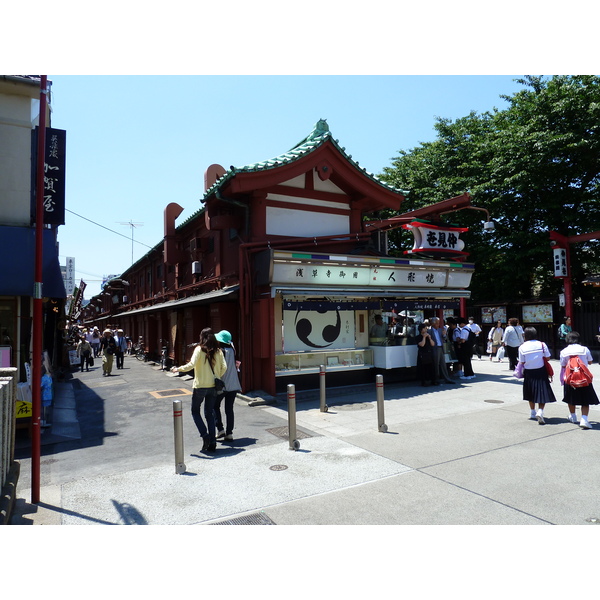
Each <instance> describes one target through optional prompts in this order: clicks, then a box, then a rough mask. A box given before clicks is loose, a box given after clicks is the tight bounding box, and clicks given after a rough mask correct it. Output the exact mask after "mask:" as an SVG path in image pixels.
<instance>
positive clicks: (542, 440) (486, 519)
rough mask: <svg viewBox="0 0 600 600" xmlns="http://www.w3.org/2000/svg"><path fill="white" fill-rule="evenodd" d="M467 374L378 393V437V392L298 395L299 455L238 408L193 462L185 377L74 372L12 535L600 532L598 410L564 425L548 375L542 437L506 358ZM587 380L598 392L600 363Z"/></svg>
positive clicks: (261, 419)
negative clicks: (432, 528)
mask: <svg viewBox="0 0 600 600" xmlns="http://www.w3.org/2000/svg"><path fill="white" fill-rule="evenodd" d="M553 364H554V366H555V371H557V372H558V364H557V362H556V361H553ZM473 366H474V370H475V373H476V375H477V376H476V379H474V380H470V381H466V382H463V381H460V382H459V384H458V385H448V384H442V385H441V386H439V387H427V388H423V387H421V386H420V385H417V384H416V383H397V384H390V385H388V386H385V389H384V394H385V401H384V409H385V413H384V415H385V418H384V421H385V424H386V425H387V432H386V433H382V432H380V431H379V430H378V420H377V407H376V395H375V386H374V385H373V386H359V387H352V388H347V389H337V390H335V391H333V390H332V391H331V392H330V394H329V395H328V398H327V405H328V411H327V412H321V411H320V410H319V398H318V393H316V392H307V393H300V392H299V393H298V402H297V426H298V431H299V435H298V441H299V443H300V448H299V449H298V450H297V451H294V450H290V448H289V441H288V439H287V438H286V437H285V434H286V433H287V429H286V428H287V424H288V421H287V409H286V402H285V398H278V399H277V403H276V404H273V405H259V406H250V405H249V403H248V402H247V401H245V400H240V399H238V400H237V401H236V407H235V410H236V429H235V431H234V437H235V440H234V442H232V443H223V444H220V445H219V447H218V449H217V452H216V453H215V454H212V455H211V454H203V453H200V452H199V443H198V435H197V433H196V431H195V428H194V426H193V423H191V418H190V417H189V398H190V396H189V394H190V391H191V381H190V379H189V378H182V377H175V378H173V377H170V376H169V375H167V374H165V373H164V372H161V371H158V370H156V368H154V367H152V366H150V365H148V364H142V363H139V362H137V361H135V360H133V359H132V358H129V357H128V358H126V368H125V369H124V370H122V371H117V372H116V373H115V376H114V377H111V378H102V377H101V376H100V374H99V373H98V372H96V373H93V372H90V373H76V374H74V379H73V381H72V382H71V383H67V384H62V385H61V386H58V387H59V388H60V394H59V395H57V398H56V405H57V408H56V409H55V415H56V414H58V412H60V411H61V410H62V408H60V406H61V404H62V400H61V397H62V398H63V399H66V408H65V410H71V411H72V410H73V403H76V404H77V415H78V423H77V430H76V429H74V427H75V425H74V424H73V423H70V424H69V423H67V424H65V427H66V428H67V430H68V431H69V432H70V433H65V432H66V431H67V430H65V429H63V430H62V435H63V437H60V434H61V430H60V429H56V430H55V431H53V432H52V431H51V432H49V434H48V435H50V436H56V437H54V438H52V437H49V438H48V439H51V440H52V442H51V443H48V444H44V446H43V448H44V456H43V457H42V489H41V502H40V503H39V504H38V505H37V506H32V505H31V504H30V490H29V488H28V486H29V485H30V483H29V476H28V470H29V469H30V462H29V459H27V458H24V459H22V460H21V463H22V466H21V479H20V481H19V488H18V492H19V494H18V497H19V500H18V501H17V512H16V514H15V516H14V518H13V523H15V524H63V525H71V524H77V525H94V524H164V525H171V524H180V525H188V524H212V523H221V522H227V523H240V524H253V523H260V524H271V523H273V524H279V525H285V524H303V525H307V524H346V525H350V524H370V525H394V524H395V525H408V524H411V525H425V524H435V525H450V524H480V525H483V524H488V525H501V524H511V525H525V524H527V525H545V524H564V525H590V524H596V523H597V522H600V497H599V496H598V494H597V490H596V486H595V485H591V483H592V482H595V481H598V480H600V462H599V461H597V460H596V457H597V456H599V452H598V451H599V450H600V423H599V420H600V419H599V417H600V409H598V408H592V409H591V411H590V421H591V423H592V424H593V429H591V430H582V429H581V428H580V427H578V426H577V425H574V424H572V423H569V422H568V421H567V416H568V410H567V407H566V405H565V404H564V403H563V402H561V401H560V400H561V399H562V390H561V386H560V385H559V383H558V377H556V378H555V381H554V383H553V388H554V390H555V393H556V396H557V400H559V401H558V402H556V403H554V404H549V405H547V407H546V411H545V412H546V424H545V425H540V424H538V423H537V421H532V420H530V419H529V418H528V417H529V407H528V405H527V403H525V402H523V400H521V383H520V382H519V381H517V380H516V379H514V378H513V377H512V376H511V373H510V372H509V371H508V364H507V362H506V361H504V362H503V363H497V362H494V363H492V362H490V361H489V360H487V359H484V360H477V359H475V360H474V361H473ZM592 372H593V373H594V374H595V376H596V378H597V379H598V380H600V368H599V367H598V366H597V365H592ZM69 390H71V391H69ZM174 390H180V391H179V392H175V393H177V394H180V395H181V396H180V397H181V398H182V400H183V402H184V435H185V464H186V472H185V474H182V475H177V474H176V473H175V463H174V451H173V427H172V400H173V395H172V392H173V391H174ZM57 411H58V412H57ZM70 414H71V415H72V414H73V412H71V413H70ZM99 416H100V417H101V418H100V419H98V417H99ZM98 421H100V422H98ZM69 428H70V429H69ZM44 435H45V436H46V434H44ZM68 435H71V436H73V437H71V438H69V437H67V436H68ZM282 436H283V437H282Z"/></svg>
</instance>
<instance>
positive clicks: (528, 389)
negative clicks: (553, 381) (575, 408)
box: [523, 366, 556, 404]
mask: <svg viewBox="0 0 600 600" xmlns="http://www.w3.org/2000/svg"><path fill="white" fill-rule="evenodd" d="M523 375H524V377H523V400H527V401H528V402H535V403H536V404H549V403H550V402H556V397H555V396H554V392H553V391H552V388H551V387H550V381H549V380H548V373H547V372H546V367H545V366H544V367H541V368H540V369H523Z"/></svg>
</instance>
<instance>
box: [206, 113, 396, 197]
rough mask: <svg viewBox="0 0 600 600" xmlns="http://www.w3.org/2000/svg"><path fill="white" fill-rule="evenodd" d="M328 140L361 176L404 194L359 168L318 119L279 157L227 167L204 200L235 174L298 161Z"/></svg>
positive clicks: (323, 121)
mask: <svg viewBox="0 0 600 600" xmlns="http://www.w3.org/2000/svg"><path fill="white" fill-rule="evenodd" d="M328 140H330V141H331V143H332V144H333V145H334V146H335V147H336V148H337V149H338V150H339V152H340V153H341V154H342V155H343V156H344V157H345V158H346V160H347V161H348V162H350V163H351V164H352V165H354V166H355V167H356V168H357V169H358V170H360V171H362V172H363V174H364V175H366V176H367V177H368V178H369V179H371V180H372V181H373V182H375V183H377V184H379V185H381V186H382V187H384V188H387V189H389V190H392V191H394V192H398V193H402V194H404V193H405V192H404V191H403V190H401V189H400V188H397V187H394V186H393V185H390V184H388V183H386V182H385V181H383V180H381V179H379V178H378V177H377V176H376V175H374V174H373V173H370V172H369V171H367V170H366V169H365V168H364V167H361V166H360V164H359V163H358V161H356V160H354V159H353V158H352V155H351V154H348V153H347V152H346V149H345V148H343V147H342V146H340V144H339V141H338V140H335V139H334V138H333V137H332V136H331V132H330V131H329V125H328V124H327V120H326V119H319V120H318V121H317V122H316V123H315V125H314V127H313V129H312V131H311V132H310V133H309V134H308V136H306V137H305V138H304V139H303V140H301V141H300V142H298V143H297V144H296V145H295V146H293V147H292V148H290V149H289V150H288V151H287V152H284V153H283V154H280V155H279V156H276V157H274V158H269V159H267V160H262V161H259V162H256V163H253V164H249V165H244V166H241V167H234V166H233V165H231V166H230V167H229V170H228V171H226V172H225V174H224V175H223V176H222V177H221V178H219V179H217V181H216V182H215V183H214V184H213V185H212V186H211V187H210V188H209V189H208V190H206V192H205V193H204V198H207V197H208V196H209V195H210V194H212V193H213V192H214V191H215V190H216V189H217V188H219V187H220V186H221V185H222V184H224V183H225V182H226V181H228V180H229V179H231V178H232V177H234V176H235V175H236V174H237V173H248V172H256V171H261V170H266V169H272V168H276V167H277V166H279V165H284V164H287V163H290V162H293V161H295V160H298V159H299V158H301V157H302V156H305V155H306V154H308V153H310V152H313V151H314V150H316V149H317V148H319V147H320V146H322V145H323V144H324V143H325V142H326V141H328ZM202 201H203V199H202V200H201V202H202Z"/></svg>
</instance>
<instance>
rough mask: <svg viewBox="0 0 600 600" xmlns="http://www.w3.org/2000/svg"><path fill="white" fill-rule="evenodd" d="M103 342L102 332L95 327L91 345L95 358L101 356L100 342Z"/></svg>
mask: <svg viewBox="0 0 600 600" xmlns="http://www.w3.org/2000/svg"><path fill="white" fill-rule="evenodd" d="M101 341H102V336H101V335H100V330H99V329H98V328H97V327H96V326H94V329H93V330H92V341H91V342H90V344H91V345H92V350H93V351H94V358H98V356H99V355H100V342H101Z"/></svg>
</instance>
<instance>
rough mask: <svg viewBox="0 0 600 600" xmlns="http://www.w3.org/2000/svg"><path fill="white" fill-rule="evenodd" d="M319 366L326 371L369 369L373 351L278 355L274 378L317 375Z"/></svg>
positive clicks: (358, 350)
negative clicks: (323, 367) (299, 374)
mask: <svg viewBox="0 0 600 600" xmlns="http://www.w3.org/2000/svg"><path fill="white" fill-rule="evenodd" d="M321 365H325V367H326V369H327V371H344V370H349V369H350V370H357V369H371V368H373V351H372V350H371V349H370V348H359V349H353V350H332V351H330V352H298V353H293V354H278V355H277V356H276V357H275V376H277V377H280V376H283V375H292V374H298V373H301V374H308V373H318V372H319V370H320V367H321Z"/></svg>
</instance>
